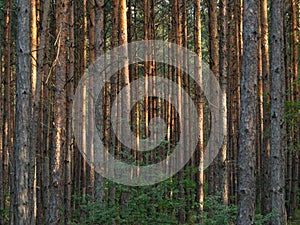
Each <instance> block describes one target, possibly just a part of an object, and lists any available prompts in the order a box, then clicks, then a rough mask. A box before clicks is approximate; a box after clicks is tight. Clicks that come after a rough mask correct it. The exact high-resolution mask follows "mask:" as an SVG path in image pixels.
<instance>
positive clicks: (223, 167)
mask: <svg viewBox="0 0 300 225" xmlns="http://www.w3.org/2000/svg"><path fill="white" fill-rule="evenodd" d="M227 24H228V18H227V0H222V1H220V83H221V88H222V102H221V104H222V109H221V110H222V112H221V115H222V117H221V121H222V124H221V128H222V131H223V135H224V140H223V146H222V149H221V152H220V157H219V159H220V191H221V192H222V196H223V202H224V204H226V205H227V204H228V170H227V154H228V153H227V146H228V128H227V89H228V84H227V80H228V79H227V77H228V74H227V73H228V48H227V33H228V26H227Z"/></svg>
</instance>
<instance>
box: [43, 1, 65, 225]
mask: <svg viewBox="0 0 300 225" xmlns="http://www.w3.org/2000/svg"><path fill="white" fill-rule="evenodd" d="M68 9H69V6H68V1H67V0H61V1H59V2H58V3H57V10H58V14H57V35H58V37H57V51H58V55H57V57H58V58H57V61H58V63H57V67H56V77H55V92H54V108H53V110H54V123H53V137H52V138H53V139H52V141H53V144H52V152H51V178H50V208H49V209H50V218H49V221H48V223H49V224H60V223H61V222H62V218H61V213H62V208H63V199H62V197H63V196H62V191H63V189H62V181H63V173H62V172H63V161H62V159H63V155H64V153H65V152H66V144H67V143H66V127H67V124H66V113H67V108H66V106H67V99H66V84H67V83H66V71H67V70H66V66H67V65H66V59H67V47H66V42H67V40H68Z"/></svg>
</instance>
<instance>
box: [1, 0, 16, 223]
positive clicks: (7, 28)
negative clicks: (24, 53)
mask: <svg viewBox="0 0 300 225" xmlns="http://www.w3.org/2000/svg"><path fill="white" fill-rule="evenodd" d="M11 12H12V2H11V0H6V1H5V13H4V21H5V24H4V59H3V66H4V82H3V87H4V95H3V124H2V132H3V133H2V139H3V142H2V144H3V145H2V149H3V193H4V198H5V199H6V198H7V196H9V195H10V192H9V186H10V187H13V183H14V182H9V181H12V180H11V177H10V170H11V169H10V167H9V161H10V160H11V159H12V158H10V157H12V154H11V153H12V147H13V146H12V141H11V137H12V130H11V124H12V119H13V118H11V113H10V112H11V95H10V94H11V64H12V63H11V42H10V41H11V37H12V34H11V27H12V24H11V21H12V13H11ZM13 191H14V190H13V188H12V189H11V192H13ZM10 197H11V199H13V194H11V196H10ZM5 202H6V201H4V209H6V208H7V207H8V206H9V205H6V204H5ZM11 209H13V204H10V216H9V220H10V223H11V224H13V219H14V216H13V211H12V210H11Z"/></svg>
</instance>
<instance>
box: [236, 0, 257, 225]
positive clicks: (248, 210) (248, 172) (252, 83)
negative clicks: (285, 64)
mask: <svg viewBox="0 0 300 225" xmlns="http://www.w3.org/2000/svg"><path fill="white" fill-rule="evenodd" d="M243 3H244V12H243V43H244V47H243V61H242V80H241V119H240V140H239V151H238V159H239V162H238V168H239V169H238V181H239V183H238V216H237V224H238V225H252V224H254V214H255V200H256V198H255V188H256V186H255V184H256V179H255V173H256V149H255V146H256V115H257V77H258V76H257V67H258V2H257V1H255V0H244V1H243Z"/></svg>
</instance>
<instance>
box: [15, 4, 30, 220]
mask: <svg viewBox="0 0 300 225" xmlns="http://www.w3.org/2000/svg"><path fill="white" fill-rule="evenodd" d="M17 9H18V20H17V21H18V34H17V52H18V54H17V58H18V63H17V75H16V81H17V87H16V90H17V99H16V110H17V112H18V113H17V114H16V127H15V129H16V130H15V131H16V132H15V145H14V156H15V157H14V161H15V163H14V165H15V169H14V172H15V174H14V178H15V180H14V183H15V196H14V201H13V203H14V224H18V225H21V224H24V225H25V224H29V223H30V206H29V195H30V193H29V189H28V178H29V151H30V146H31V145H30V132H31V129H30V128H31V123H30V119H28V118H30V115H31V104H30V102H31V96H30V93H31V85H30V72H31V64H30V60H31V59H30V49H31V46H30V35H28V34H30V1H29V0H20V1H19V2H18V5H17Z"/></svg>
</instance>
